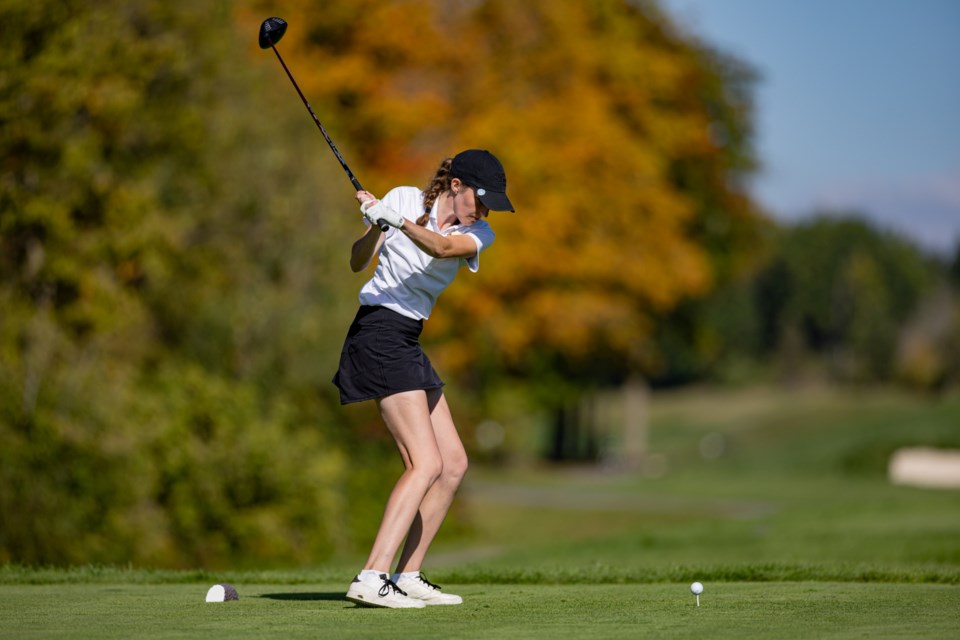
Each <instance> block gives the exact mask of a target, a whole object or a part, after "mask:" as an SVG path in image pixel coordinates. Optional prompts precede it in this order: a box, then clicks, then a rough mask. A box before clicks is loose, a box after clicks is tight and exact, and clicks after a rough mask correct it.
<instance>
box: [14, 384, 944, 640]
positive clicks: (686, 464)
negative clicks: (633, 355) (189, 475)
mask: <svg viewBox="0 0 960 640" xmlns="http://www.w3.org/2000/svg"><path fill="white" fill-rule="evenodd" d="M652 416H653V432H652V438H651V450H652V451H653V452H654V453H658V454H661V455H662V456H663V458H662V459H663V461H665V462H666V473H665V475H663V476H662V477H659V478H657V479H646V478H644V477H642V475H641V474H636V473H631V474H627V473H620V472H605V471H602V470H598V469H595V468H591V469H584V468H576V469H564V470H558V469H552V470H547V469H534V468H530V469H525V470H524V469H512V470H507V469H489V468H488V469H479V468H475V469H473V470H472V471H471V474H470V480H469V482H468V484H467V486H465V488H464V492H463V496H462V499H461V501H460V503H459V504H460V508H463V509H465V512H464V513H463V514H462V515H463V516H464V517H465V519H466V520H467V521H468V522H469V523H470V525H471V533H470V534H465V535H461V536H459V537H457V538H454V537H452V536H451V535H445V534H444V532H441V540H439V541H438V545H437V548H436V553H435V555H434V557H433V560H432V564H431V565H430V567H429V569H432V570H428V571H427V575H428V576H429V577H430V578H431V580H433V581H435V582H438V583H440V584H442V585H444V586H445V587H446V588H447V590H449V591H451V592H454V593H460V594H461V595H463V596H464V599H465V604H464V605H462V606H460V607H450V608H442V607H440V608H429V609H428V610H424V611H399V612H397V611H383V610H366V609H357V608H354V607H353V605H352V604H350V603H348V602H346V601H345V600H343V599H342V595H343V593H344V591H345V589H346V586H347V582H349V579H350V578H351V575H352V572H354V571H356V569H357V567H358V566H359V563H360V562H361V560H360V559H359V558H358V557H347V558H339V559H338V560H337V561H335V562H332V563H329V564H327V565H324V566H322V567H316V568H312V569H302V570H293V569H291V570H276V571H262V572H261V571H223V572H203V571H186V572H176V571H146V570H137V569H120V568H102V567H78V568H74V569H68V570H63V569H46V570H41V569H33V568H23V567H17V566H7V567H3V568H0V638H41V637H43V638H51V637H64V638H86V637H89V638H130V637H137V638H178V637H201V636H202V637H214V636H220V637H229V638H247V637H250V638H253V637H256V638H301V637H302V638H321V637H323V638H337V637H344V638H347V637H365V638H381V637H382V638H397V637H405V636H406V637H417V638H590V637H592V638H636V637H650V638H688V637H694V634H698V633H699V634H703V636H704V637H705V638H706V637H709V638H716V637H720V638H774V637H775V638H811V637H816V638H860V637H884V638H918V637H920V638H956V637H957V630H958V629H960V492H958V491H944V490H924V489H915V488H910V487H895V486H891V485H890V484H889V483H888V482H887V480H886V478H885V473H884V471H885V466H886V460H887V459H888V457H889V454H890V453H891V452H892V451H893V450H895V449H896V448H897V447H900V446H910V445H918V444H932V445H938V446H950V447H958V448H960V399H958V398H956V397H953V398H950V399H947V400H941V401H937V402H928V401H923V400H919V399H916V398H910V397H906V396H898V395H896V394H890V393H881V392H874V393H860V394H856V395H841V394H832V393H825V392H818V393H806V394H801V393H793V394H787V393H768V392H760V391H756V390H754V391H748V392H741V393H736V394H724V395H720V394H713V393H700V394H690V393H684V394H677V395H668V396H662V397H657V398H656V399H655V402H654V405H653V413H652ZM705 436H709V438H710V442H712V443H714V444H716V443H717V442H718V441H722V443H723V453H722V455H720V456H719V457H716V458H707V459H705V458H704V457H703V455H702V454H701V444H702V442H703V439H704V437H705ZM693 580H700V581H702V582H703V583H704V585H705V587H706V590H705V592H704V594H703V596H702V599H701V603H702V606H701V607H700V608H699V609H698V608H696V606H695V602H694V597H693V596H692V595H691V594H690V593H689V591H688V585H689V583H690V582H692V581H693ZM215 582H230V583H231V584H233V585H234V586H236V587H237V588H238V590H239V592H240V596H241V600H240V602H235V603H225V604H206V603H204V602H203V596H204V594H205V592H206V588H207V587H208V586H209V585H211V584H213V583H215Z"/></svg>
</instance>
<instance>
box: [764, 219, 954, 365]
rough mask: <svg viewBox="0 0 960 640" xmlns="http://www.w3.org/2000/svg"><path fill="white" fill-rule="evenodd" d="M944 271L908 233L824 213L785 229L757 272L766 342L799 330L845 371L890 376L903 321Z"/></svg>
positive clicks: (771, 345)
mask: <svg viewBox="0 0 960 640" xmlns="http://www.w3.org/2000/svg"><path fill="white" fill-rule="evenodd" d="M937 279H938V269H937V267H936V265H935V264H934V263H933V261H932V260H930V259H929V258H928V257H926V256H925V255H924V254H923V253H922V252H921V251H920V250H919V249H918V248H917V247H916V246H915V245H913V244H912V243H910V242H909V241H907V240H905V239H903V238H901V237H899V236H897V235H895V234H892V233H887V232H882V231H879V230H877V229H875V228H874V227H872V226H871V225H870V224H869V223H867V222H866V221H864V220H863V219H862V218H860V217H857V216H852V215H849V214H846V215H845V214H842V213H833V214H828V213H826V212H824V213H821V214H820V215H818V216H816V217H813V218H811V219H810V220H807V221H804V222H801V223H798V224H796V225H794V226H791V227H788V228H786V229H784V230H783V233H782V234H781V237H780V239H779V241H778V243H777V247H776V249H775V250H774V253H773V257H772V259H771V261H770V263H769V265H768V266H767V267H766V268H765V270H764V271H763V272H762V273H761V274H760V275H759V276H758V278H757V284H756V292H757V305H758V310H759V312H760V322H761V326H762V328H761V335H762V336H763V337H764V345H763V347H765V348H768V349H776V348H779V347H780V346H782V345H783V341H784V339H785V338H786V336H788V335H789V334H796V335H799V336H800V337H801V339H802V344H803V347H804V348H805V349H806V350H807V351H809V352H810V353H814V354H820V355H822V356H828V358H827V360H828V363H829V366H830V369H831V372H832V374H833V375H835V376H836V377H838V378H840V379H848V380H868V381H869V380H886V379H889V377H890V375H891V373H892V371H891V366H892V364H893V358H894V353H895V350H896V340H897V334H898V328H899V327H902V326H903V325H904V323H905V322H906V320H907V319H908V318H909V317H910V315H911V314H912V313H913V311H914V310H915V309H916V307H917V305H918V303H919V302H920V300H921V299H922V298H923V296H924V295H925V294H927V293H928V292H929V291H930V290H931V288H932V287H933V285H934V284H935V283H936V281H937Z"/></svg>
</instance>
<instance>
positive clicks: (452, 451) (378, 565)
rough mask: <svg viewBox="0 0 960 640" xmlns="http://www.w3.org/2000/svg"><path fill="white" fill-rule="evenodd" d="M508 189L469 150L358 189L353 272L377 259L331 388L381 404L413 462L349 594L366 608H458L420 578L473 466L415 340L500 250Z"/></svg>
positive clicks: (493, 166)
mask: <svg viewBox="0 0 960 640" xmlns="http://www.w3.org/2000/svg"><path fill="white" fill-rule="evenodd" d="M506 188H507V179H506V176H505V174H504V171H503V166H502V165H501V164H500V161H499V160H497V158H496V157H495V156H494V155H493V154H491V153H490V152H489V151H483V150H479V149H470V150H467V151H463V152H462V153H459V154H457V155H456V156H455V157H453V158H448V159H447V160H445V161H444V162H443V163H442V164H441V165H440V168H439V169H438V170H437V173H436V175H435V176H434V177H433V180H432V181H431V182H430V184H429V185H428V186H427V189H426V190H425V191H421V190H420V189H418V188H416V187H398V188H395V189H393V190H391V191H390V192H389V193H387V195H386V196H384V197H383V199H382V200H377V199H376V198H375V197H374V196H373V195H371V194H370V193H368V192H366V191H359V192H358V193H357V200H359V201H360V210H361V212H362V213H363V215H364V218H365V220H366V221H367V223H368V228H367V230H366V232H365V233H364V234H363V236H361V237H360V239H359V240H357V241H356V242H355V243H354V245H353V249H352V252H351V255H350V267H351V269H353V271H354V272H357V271H361V270H363V269H365V268H366V266H367V265H368V264H369V263H370V260H371V258H372V257H373V255H374V254H378V256H379V260H378V264H377V268H376V270H375V272H374V274H373V277H372V278H371V279H370V280H369V281H368V282H367V283H366V284H365V285H364V286H363V288H362V289H361V290H360V305H361V306H360V310H359V311H358V312H357V316H356V318H355V319H354V321H353V324H351V325H350V330H349V332H348V333H347V338H346V341H345V342H344V345H343V351H342V353H341V355H340V368H339V370H338V371H337V375H336V376H335V377H334V380H333V382H334V384H336V385H337V387H338V388H339V389H340V402H341V403H343V404H347V403H350V402H360V401H363V400H375V401H376V403H377V407H378V408H379V410H380V416H381V417H382V418H383V422H384V424H385V425H386V427H387V429H388V430H389V431H390V434H391V435H392V436H393V438H394V440H396V443H397V447H398V448H399V449H400V457H401V458H402V459H403V465H404V467H405V470H404V472H403V475H401V476H400V479H399V480H398V481H397V484H396V486H394V488H393V492H392V493H391V494H390V498H389V499H388V500H387V506H386V509H385V510H384V514H383V520H382V521H381V523H380V529H379V530H378V531H377V536H376V539H375V540H374V543H373V548H372V549H371V551H370V556H369V557H368V559H367V563H366V564H365V565H364V568H363V570H362V571H361V572H360V573H359V574H358V575H357V577H356V578H355V579H354V581H353V583H352V584H351V585H350V588H349V590H348V591H347V599H348V600H351V601H353V602H356V603H358V604H361V605H366V606H375V607H391V608H418V607H423V606H425V605H432V604H460V603H461V602H462V599H461V598H460V596H455V595H452V594H446V593H441V591H440V587H438V586H436V585H434V584H432V583H430V582H428V581H427V579H426V578H425V577H423V576H422V575H421V574H420V567H421V565H422V564H423V558H424V555H425V554H426V552H427V549H428V548H429V546H430V543H431V542H432V541H433V538H434V536H435V535H436V533H437V531H438V530H439V528H440V524H441V523H442V522H443V519H444V517H445V516H446V514H447V510H448V509H449V508H450V504H451V502H452V501H453V496H454V494H455V493H456V491H457V487H459V485H460V481H461V480H462V479H463V476H464V474H465V473H466V471H467V455H466V452H465V451H464V448H463V444H462V443H461V442H460V436H459V435H458V434H457V429H456V426H455V425H454V423H453V419H452V418H451V416H450V408H449V407H448V405H447V400H446V398H445V397H444V395H443V381H442V380H440V377H439V376H438V375H437V373H436V371H434V369H433V366H432V365H431V364H430V360H428V359H427V356H426V355H425V354H424V353H423V350H422V349H421V348H420V342H419V337H420V332H421V330H422V329H423V321H424V320H426V319H427V318H428V317H429V316H430V312H431V310H432V309H433V305H434V303H435V302H436V300H437V297H438V296H439V295H440V294H441V293H442V292H443V290H444V289H446V287H447V286H448V285H449V284H450V283H451V282H452V281H453V279H454V277H455V276H456V275H457V272H458V271H459V269H460V267H461V266H463V265H466V266H467V268H468V269H470V271H473V272H476V271H477V269H478V268H479V265H480V252H481V251H483V250H484V249H486V248H487V247H489V246H490V245H491V244H492V243H493V239H494V233H493V230H492V229H491V228H490V225H489V224H487V222H486V221H485V220H484V218H486V217H487V214H488V213H489V212H490V211H513V205H512V204H510V200H509V199H508V198H507V194H506ZM384 222H385V223H386V224H387V225H389V229H388V230H387V232H385V233H384V232H381V230H380V225H381V224H382V223H384ZM404 539H405V540H406V542H405V543H404ZM401 543H403V549H402V551H401V552H400V557H399V560H398V562H397V565H396V571H395V572H394V573H393V574H392V575H391V574H390V567H391V565H392V564H393V560H394V558H395V557H396V555H397V551H398V550H400V545H401Z"/></svg>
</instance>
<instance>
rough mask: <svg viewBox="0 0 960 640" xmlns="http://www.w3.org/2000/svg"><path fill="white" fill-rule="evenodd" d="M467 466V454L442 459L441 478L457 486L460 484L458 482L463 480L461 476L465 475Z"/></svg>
mask: <svg viewBox="0 0 960 640" xmlns="http://www.w3.org/2000/svg"><path fill="white" fill-rule="evenodd" d="M468 467H469V461H468V460H467V455H466V454H465V453H464V454H463V455H458V456H455V457H454V458H452V459H450V460H444V461H443V480H444V482H446V483H447V484H450V485H453V486H454V487H457V486H459V485H460V482H461V481H462V480H463V477H464V476H465V475H467V468H468Z"/></svg>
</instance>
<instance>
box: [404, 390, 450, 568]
mask: <svg viewBox="0 0 960 640" xmlns="http://www.w3.org/2000/svg"><path fill="white" fill-rule="evenodd" d="M427 393H428V394H430V395H429V396H428V398H429V401H430V419H431V421H432V423H433V433H434V435H435V436H436V443H437V447H438V448H439V451H440V457H441V459H442V461H443V471H442V473H441V474H440V477H439V478H437V480H436V482H434V483H433V484H432V485H431V486H430V489H429V491H427V494H426V496H424V498H423V501H422V502H421V503H420V510H419V511H418V512H417V516H416V518H415V519H414V521H413V525H412V526H411V527H410V532H409V534H408V535H407V542H406V544H404V547H403V552H402V553H401V554H400V561H399V562H398V563H397V573H401V572H404V571H419V570H420V567H421V566H422V565H423V558H424V556H425V555H426V553H427V549H428V548H429V547H430V543H431V542H433V538H434V536H436V535H437V531H439V530H440V525H441V524H443V519H444V518H445V517H446V515H447V511H448V510H449V509H450V504H451V503H452V502H453V496H454V494H456V492H457V488H458V487H459V486H460V482H461V481H462V480H463V476H464V474H466V472H467V453H466V451H464V448H463V443H462V442H461V441H460V436H459V434H457V428H456V426H455V425H454V424H453V418H452V416H451V415H450V407H449V406H448V405H447V400H446V398H445V397H444V396H443V393H442V392H441V391H440V390H439V389H437V390H435V391H429V392H427Z"/></svg>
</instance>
